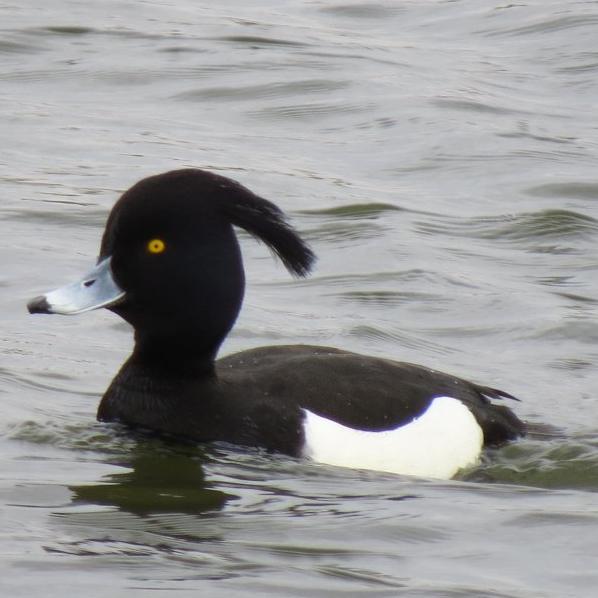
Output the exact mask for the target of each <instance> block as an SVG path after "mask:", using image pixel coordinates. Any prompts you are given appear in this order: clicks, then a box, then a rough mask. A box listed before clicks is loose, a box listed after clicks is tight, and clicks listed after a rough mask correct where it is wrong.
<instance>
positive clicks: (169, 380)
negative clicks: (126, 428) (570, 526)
mask: <svg viewBox="0 0 598 598" xmlns="http://www.w3.org/2000/svg"><path fill="white" fill-rule="evenodd" d="M233 226H238V227H241V228H243V229H245V230H246V231H248V232H249V233H250V234H251V235H253V236H254V237H255V238H256V239H258V240H259V241H263V242H264V243H265V244H266V245H267V247H268V248H269V249H271V250H272V251H273V252H274V253H275V254H276V255H277V256H278V257H279V258H280V259H281V260H282V262H283V263H284V264H285V266H286V267H287V269H288V270H289V271H290V272H291V273H292V274H295V275H297V276H305V275H306V274H308V272H309V271H310V268H311V266H312V264H313V262H314V254H313V253H312V251H311V250H310V248H309V247H308V246H307V245H306V244H305V243H304V242H303V241H302V240H301V238H300V237H299V236H298V235H297V233H296V232H295V231H294V229H293V228H292V227H291V226H290V225H289V224H288V222H287V221H286V219H285V216H284V214H283V213H282V212H281V211H280V210H279V209H278V208H277V207H276V206H275V205H274V204H272V203H270V202H269V201H267V200H265V199H262V198H261V197H258V196H257V195H255V194H253V193H252V192H251V191H249V190H248V189H246V188H245V187H243V186H241V185H239V184H238V183H236V182H234V181H231V180H229V179H227V178H225V177H222V176H218V175H215V174H212V173H209V172H205V171H202V170H195V169H188V170H177V171H172V172H168V173H165V174H161V175H157V176H153V177H149V178H146V179H144V180H142V181H140V182H139V183H137V184H136V185H134V186H133V187H131V189H129V190H128V191H127V192H126V193H124V194H123V196H122V197H121V198H120V199H119V200H118V202H117V203H116V204H115V206H114V208H113V209H112V212H111V214H110V216H109V218H108V222H107V224H106V230H105V232H104V236H103V239H102V244H101V250H100V258H99V260H98V267H97V270H98V271H101V272H102V274H101V276H104V275H106V276H109V275H110V273H112V276H113V279H114V282H115V283H116V285H117V286H115V288H117V290H118V291H120V295H118V297H117V298H115V299H114V302H113V303H110V301H111V299H110V300H109V301H108V303H107V302H106V298H105V297H103V301H104V302H103V303H102V305H103V306H107V307H108V308H109V309H111V310H112V311H113V312H115V313H116V314H118V315H119V316H121V317H122V318H124V319H125V320H126V321H128V322H129V323H130V324H131V325H132V326H133V327H134V328H135V348H134V350H133V353H132V355H131V356H130V357H129V359H128V360H127V361H126V363H125V364H124V365H123V366H122V368H121V370H120V372H119V373H118V374H117V376H116V377H115V378H114V380H113V381H112V384H111V385H110V387H109V388H108V390H107V391H106V393H105V395H104V397H103V398H102V401H101V404H100V407H99V410H98V418H99V419H100V420H102V421H121V422H124V423H126V424H129V425H131V426H137V427H143V428H148V429H151V430H156V431H159V432H164V433H168V434H174V435H177V436H181V437H187V438H192V439H196V440H200V441H213V440H223V441H229V442H233V443H238V444H244V445H251V446H261V447H265V448H267V449H269V450H273V451H281V452H284V453H288V454H291V455H300V454H302V450H303V441H304V429H303V424H304V418H305V415H304V413H305V412H304V410H309V411H310V412H313V413H315V414H318V415H320V416H323V417H326V418H327V419H331V420H334V421H336V422H338V423H340V424H343V425H344V426H348V427H350V428H355V429H359V430H369V431H383V430H390V429H393V428H396V427H397V426H401V425H404V424H407V423H409V422H410V421H412V420H413V419H414V418H415V417H418V416H420V415H421V414H423V413H424V412H425V411H426V409H427V408H428V407H429V405H430V403H431V402H432V400H433V399H434V398H435V397H438V396H449V397H453V398H455V399H459V400H460V401H461V402H462V403H463V404H465V405H466V406H467V407H468V408H469V410H470V411H471V412H472V413H473V415H474V416H475V419H476V420H477V422H478V424H479V425H480V427H481V428H482V430H483V433H484V442H485V444H498V443H502V442H505V441H507V440H510V439H513V438H516V437H517V436H520V435H522V434H523V433H524V431H525V426H524V424H523V423H522V422H521V421H520V420H519V419H518V418H517V417H516V416H515V414H514V413H513V412H512V411H511V410H510V409H508V408H507V407H505V406H503V405H496V404H494V403H492V402H491V401H490V399H500V398H502V397H508V398H513V397H511V396H510V395H508V394H507V393H504V392H502V391H499V390H495V389H491V388H487V387H483V386H478V385H476V384H473V383H470V382H467V381H465V380H462V379H460V378H455V377H453V376H450V375H447V374H443V373H441V372H436V371H433V370H430V369H428V368H424V367H421V366H417V365H413V364H408V363H399V362H395V361H391V360H386V359H378V358H374V357H368V356H363V355H357V354H354V353H349V352H346V351H341V350H339V349H333V348H328V347H312V346H302V345H297V346H272V347H261V348H258V349H252V350H249V351H244V352H241V353H237V354H234V355H230V356H228V357H225V358H222V359H219V360H216V355H217V352H218V349H219V347H220V345H221V343H222V341H223V340H224V338H225V337H226V335H227V334H228V332H229V331H230V329H231V327H232V326H233V324H234V322H235V319H236V317H237V315H238V312H239V309H240V307H241V303H242V299H243V293H244V284H245V281H244V272H243V265H242V260H241V252H240V248H239V244H238V241H237V238H236V235H235V232H234V229H233ZM152 240H153V242H154V247H153V248H150V246H149V243H150V242H152ZM162 245H163V246H164V247H162ZM154 250H155V252H154ZM106 273H107V274H106ZM94 276H95V275H94ZM97 276H98V280H99V278H100V275H97ZM92 278H93V280H92V279H88V280H87V283H86V284H87V285H88V286H90V287H92V289H91V290H93V285H94V284H96V279H95V277H92ZM89 280H92V282H91V284H89ZM97 284H98V286H99V282H98V283H97ZM57 293H58V291H56V292H54V294H52V293H49V294H47V295H45V296H42V297H40V298H36V299H34V300H33V301H32V302H31V303H30V306H29V308H30V311H32V312H47V313H51V312H57V313H77V311H82V310H81V309H78V308H77V306H75V307H74V308H73V307H72V306H71V305H70V304H69V303H68V301H67V302H66V303H65V305H67V304H68V305H67V307H57V306H56V305H55V303H56V301H58V300H57V299H56V297H57V296H58V295H57ZM59 297H60V300H61V301H62V297H63V295H59ZM115 297H116V295H115ZM53 302H54V303H53ZM61 305H62V304H61ZM92 307H93V306H92ZM86 309H91V307H85V310H86ZM69 310H70V311H69Z"/></svg>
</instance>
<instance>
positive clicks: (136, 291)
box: [100, 169, 314, 361]
mask: <svg viewBox="0 0 598 598" xmlns="http://www.w3.org/2000/svg"><path fill="white" fill-rule="evenodd" d="M233 226H239V227H241V228H243V229H245V230H246V231H247V232H249V233H250V234H252V235H254V236H255V237H256V238H257V239H258V240H261V241H263V242H264V243H266V245H267V246H268V247H269V248H270V249H272V250H273V251H274V252H275V253H276V255H278V256H279V257H280V259H281V260H282V261H283V262H284V264H285V266H286V267H287V269H288V270H289V271H290V272H291V273H293V274H296V275H298V276H304V275H306V274H307V273H308V272H309V269H310V267H311V265H312V263H313V261H314V255H313V253H312V252H311V250H310V249H309V248H308V247H307V245H306V244H305V243H304V242H303V241H302V240H301V239H300V237H299V236H298V235H297V234H296V233H295V231H294V230H293V229H292V228H291V227H290V226H289V224H288V223H287V222H286V220H285V217H284V214H283V213H282V212H281V211H280V210H279V209H278V208H277V207H276V206H275V205H274V204H272V203H271V202H269V201H266V200H265V199H262V198H261V197H258V196H257V195H255V194H253V193H252V192H251V191H249V190H248V189H246V188H245V187H243V186H242V185H240V184H238V183H236V182H235V181H232V180H230V179H227V178H225V177H222V176H218V175H215V174H213V173H210V172H205V171H202V170H197V169H187V170H175V171H172V172H167V173H165V174H160V175H157V176H152V177H149V178H146V179H143V180H142V181H140V182H138V183H137V184H136V185H134V186H133V187H131V188H130V189H129V190H128V191H127V192H125V193H124V195H123V196H122V197H121V198H120V199H119V200H118V202H117V203H116V204H115V206H114V208H113V209H112V212H111V213H110V216H109V218H108V222H107V224H106V230H105V232H104V236H103V239H102V245H101V250H100V260H101V259H103V258H106V257H108V256H111V267H112V272H113V275H114V278H115V281H116V282H117V284H118V285H119V286H120V287H121V288H122V290H123V291H125V297H124V300H122V301H121V302H119V303H118V304H117V305H114V306H112V307H110V309H112V310H113V311H114V312H116V313H117V314H119V315H120V316H121V317H123V318H124V319H125V320H127V321H128V322H129V323H130V324H132V325H133V326H134V327H135V330H136V339H137V347H136V350H137V352H142V353H143V356H144V357H145V358H148V357H151V356H152V355H154V354H155V353H156V352H157V353H158V354H159V355H156V357H158V359H159V360H160V361H163V360H164V357H165V356H164V351H167V352H172V351H173V349H174V347H176V348H180V349H182V350H184V352H185V354H186V355H188V356H191V355H197V354H202V355H203V356H204V357H209V359H211V360H213V359H214V357H215V355H216V352H217V350H218V347H219V346H220V343H221V342H222V340H223V339H224V337H225V336H226V334H227V333H228V332H229V330H230V329H231V327H232V326H233V324H234V322H235V319H236V317H237V315H238V313H239V309H240V307H241V302H242V299H243V293H244V273H243V264H242V260H241V254H240V250H239V244H238V242H237V238H236V235H235V233H234V230H233ZM177 352H178V351H177Z"/></svg>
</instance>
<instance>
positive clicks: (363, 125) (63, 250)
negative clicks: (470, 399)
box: [0, 0, 598, 598]
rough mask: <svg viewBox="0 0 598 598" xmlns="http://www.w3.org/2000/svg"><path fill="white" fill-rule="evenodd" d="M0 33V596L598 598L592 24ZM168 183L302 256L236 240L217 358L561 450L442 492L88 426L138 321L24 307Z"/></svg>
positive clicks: (80, 266) (259, 10) (596, 51)
mask: <svg viewBox="0 0 598 598" xmlns="http://www.w3.org/2000/svg"><path fill="white" fill-rule="evenodd" d="M0 32H1V35H0V123H1V129H0V130H1V134H2V144H1V147H0V189H1V201H0V219H1V228H0V232H1V234H0V256H1V262H0V263H1V268H0V294H1V298H2V302H1V305H2V309H1V310H0V340H1V361H0V393H1V396H2V419H1V423H0V514H1V520H2V523H1V525H0V536H1V541H0V595H1V596H3V597H4V596H6V597H11V598H12V597H19V596H26V597H28V598H36V597H42V596H43V597H44V598H48V597H53V596H60V597H64V596H76V595H84V596H88V597H92V598H95V597H104V596H106V597H108V596H110V597H111V598H114V597H120V596H141V595H143V596H145V595H148V596H153V597H156V598H157V597H161V596H164V597H166V596H181V597H183V596H198V595H205V596H214V597H219V596H226V597H229V596H243V597H250V596H310V597H313V596H318V597H320V596H327V597H328V596H330V597H333V596H334V597H336V596H364V595H367V596H380V597H382V596H384V597H386V596H389V597H392V596H409V597H411V596H425V597H428V596H434V597H436V596H443V597H451V598H453V597H461V596H463V597H465V596H475V597H492V598H498V597H517V598H531V597H564V596H575V597H593V596H596V586H597V584H598V566H597V564H598V494H597V493H596V491H597V490H598V400H597V398H596V386H597V381H598V375H597V374H596V371H595V363H596V361H597V357H598V344H597V341H598V314H597V304H598V282H597V274H598V261H597V256H596V244H597V241H598V174H597V165H598V43H597V41H596V40H598V3H596V2H590V1H575V0H560V1H559V2H555V1H552V0H543V1H539V0H529V1H523V2H516V3H511V2H506V1H501V0H477V1H475V2H473V1H467V0H457V1H446V0H424V1H403V0H396V1H394V0H392V1H391V0H388V1H380V0H379V1H369V0H366V1H354V0H344V1H343V0H339V1H333V0H297V1H289V0H286V1H285V0H283V1H279V0H277V1H274V0H262V1H249V2H242V1H239V0H238V1H234V0H222V1H220V2H206V1H199V2H196V1H192V0H147V1H141V0H139V1H133V0H131V1H128V2H127V1H125V0H103V1H100V0H89V1H86V2H81V1H78V0H53V1H52V2H48V1H46V0H25V1H24V2H4V3H2V4H0ZM180 167H202V168H208V169H211V170H214V171H216V172H219V173H221V174H224V175H226V176H230V177H232V178H235V179H236V180H239V181H240V182H242V183H243V184H245V185H246V186H248V187H249V188H251V189H252V190H254V191H255V192H257V193H258V194H260V195H262V196H264V197H267V198H269V199H271V200H273V201H275V202H276V203H277V204H279V205H280V206H281V207H282V208H283V209H285V210H286V211H287V212H288V213H289V214H290V216H291V218H292V221H293V223H294V224H295V225H296V226H297V228H298V229H299V230H300V231H301V232H302V233H303V234H304V235H305V236H306V238H307V239H308V240H309V242H310V243H311V245H312V247H313V248H314V250H315V251H316V253H317V254H318V257H319V261H318V264H317V269H316V271H315V273H314V275H313V276H311V277H310V278H308V279H306V280H302V281H297V280H292V279H291V278H290V277H289V276H288V274H287V273H286V272H285V271H284V269H283V268H282V267H280V266H279V265H277V264H276V263H275V260H274V259H273V258H272V256H270V255H269V254H268V253H267V251H266V250H265V248H264V247H262V246H259V245H258V244H256V243H254V242H253V241H252V240H251V239H250V238H249V237H247V236H245V235H242V245H243V251H244V256H245V266H246V269H247V278H248V282H249V284H248V291H247V295H246V300H245V305H244V308H243V311H242V314H241V316H240V319H239V321H238V323H237V325H236V327H235V329H234V330H233V333H232V334H231V336H230V338H229V339H228V340H227V342H226V344H225V346H224V347H223V349H222V354H226V353H230V352H233V351H237V350H240V349H245V348H250V347H255V346H259V345H265V344H276V343H313V344H322V345H333V346H338V347H342V348H345V349H350V350H354V351H358V352H363V353H369V354H373V355H378V356H384V357H390V358H395V359H400V360H408V361H412V362H416V363H422V364H426V365H429V366H431V367H434V368H437V369H440V370H444V371H448V372H451V373H454V374H457V375H461V376H463V377H466V378H469V379H472V380H476V381H478V382H481V383H484V384H487V385H492V386H497V387H499V388H503V389H505V390H506V391H508V392H511V393H513V394H515V395H517V396H518V397H519V398H520V399H521V402H520V403H517V404H514V405H513V408H514V409H515V410H516V412H517V413H518V414H519V415H520V417H522V418H525V419H527V420H529V421H531V422H535V423H550V424H553V425H555V426H557V427H558V429H559V431H558V433H557V434H555V435H554V437H551V438H548V439H544V440H541V439H532V438H528V439H523V440H521V441H518V442H515V443H513V444H511V445H509V446H505V447H503V448H500V449H496V450H493V451H490V452H488V453H487V454H486V455H485V456H484V459H483V461H482V462H481V463H480V464H479V465H478V466H476V467H472V468H471V469H470V470H468V471H465V472H462V474H460V475H459V477H458V479H456V480H452V481H450V482H437V481H436V482H434V481H429V480H420V479H414V478H408V477H400V476H392V475H388V474H380V473H376V472H368V471H353V470H348V469H341V468H333V467H325V466H321V465H315V464H312V463H309V462H303V461H298V460H294V459H291V458H288V457H283V456H280V455H268V454H264V453H261V452H259V451H253V450H250V449H244V448H240V447H232V446H226V445H217V446H193V445H184V444H177V443H176V442H166V441H163V440H159V439H154V438H149V437H140V436H135V435H133V434H132V433H131V432H129V431H127V430H125V429H121V428H118V427H116V426H110V425H102V424H98V423H97V422H96V421H95V409H96V406H97V403H98V401H99V398H100V396H101V394H102V392H103V390H104V389H105V388H106V386H107V384H108V383H109V381H110V380H111V377H112V375H114V373H115V372H116V370H117V368H118V367H119V365H120V363H121V362H122V361H123V359H124V358H125V356H126V355H127V354H128V351H129V350H130V348H131V333H130V330H129V329H128V328H127V327H126V326H125V325H124V324H122V323H121V322H119V321H118V320H117V319H116V318H115V317H114V316H112V315H111V314H109V313H107V312H104V313H101V312H94V313H89V314H86V315H84V316H79V317H77V318H60V317H58V316H56V317H39V316H38V317H33V316H29V315H28V314H27V313H26V310H25V302H26V300H27V299H28V298H30V297H32V296H34V295H36V294H39V293H40V292H43V291H46V290H49V289H51V288H55V287H57V286H59V285H62V284H64V283H66V282H68V281H70V280H71V279H74V278H75V277H76V276H77V275H78V274H80V273H83V272H85V271H86V269H87V268H88V267H89V266H90V265H91V264H93V263H94V259H95V256H96V254H97V250H98V246H99V240H100V236H101V232H102V228H103V225H104V221H105V219H106V216H107V214H108V211H109V209H110V207H111V205H112V204H113V202H114V201H115V199H116V198H117V197H118V195H119V193H121V192H122V191H123V190H124V189H126V188H127V187H128V186H130V185H131V184H133V183H134V182H136V181H137V180H138V179H140V178H142V177H143V176H146V175H150V174H155V173H158V172H162V171H165V170H169V169H174V168H180Z"/></svg>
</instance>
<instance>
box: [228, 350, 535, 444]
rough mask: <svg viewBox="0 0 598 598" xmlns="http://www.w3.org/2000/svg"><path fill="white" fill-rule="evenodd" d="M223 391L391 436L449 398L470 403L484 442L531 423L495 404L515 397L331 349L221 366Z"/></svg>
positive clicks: (263, 355) (255, 354)
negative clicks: (396, 430)
mask: <svg viewBox="0 0 598 598" xmlns="http://www.w3.org/2000/svg"><path fill="white" fill-rule="evenodd" d="M216 367H217V375H218V379H219V382H220V383H221V384H222V386H223V388H222V390H225V392H226V394H227V395H231V394H238V395H239V400H242V401H243V402H248V403H254V402H255V403H260V404H268V403H271V405H272V408H273V409H275V410H280V411H281V412H284V410H285V409H288V410H289V411H292V410H294V409H295V408H296V407H299V408H301V409H303V410H306V411H309V412H311V413H313V414H316V415H317V416H320V417H323V418H326V419H328V420H331V421H333V422H336V423H338V424H340V425H342V426H346V427H349V428H353V429H356V430H362V431H369V432H383V431H388V430H393V429H396V428H397V427H399V426H404V425H406V424H408V423H409V422H411V421H413V420H414V419H415V418H418V417H420V416H421V415H422V414H424V413H425V412H426V410H428V409H429V407H430V405H431V404H432V402H433V401H434V399H436V398H439V397H448V398H452V399H456V400H458V401H460V402H461V403H462V404H464V405H465V406H466V407H467V408H468V409H469V410H470V411H471V413H472V414H473V415H474V417H475V419H476V421H477V422H478V424H479V426H480V427H481V429H482V431H483V434H484V444H486V445H487V444H499V443H501V442H505V441H507V440H510V439H513V438H516V437H518V436H521V435H522V434H523V433H524V424H523V423H522V422H521V421H520V420H519V419H518V418H517V417H516V416H515V414H514V413H513V412H512V411H511V410H510V409H509V408H508V407H506V406H504V405H496V404H494V403H491V402H490V399H491V398H494V399H500V398H502V397H510V395H508V394H507V393H503V392H501V391H498V390H495V389H492V388H488V387H483V386H478V385H476V384H473V383H471V382H467V381H465V380H463V379H461V378H457V377H454V376H451V375H448V374H444V373H442V372H438V371H435V370H431V369H428V368H425V367H422V366H418V365H414V364H411V363H403V362H397V361H392V360H389V359H380V358H377V357H370V356H365V355H359V354H356V353H351V352H347V351H341V350H339V349H334V348H329V347H317V346H308V345H289V346H270V347H263V348H258V349H251V350H248V351H243V352H240V353H235V354H233V355H230V356H228V357H224V358H222V359H219V360H218V361H217V362H216Z"/></svg>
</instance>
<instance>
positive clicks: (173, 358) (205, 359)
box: [123, 332, 222, 380]
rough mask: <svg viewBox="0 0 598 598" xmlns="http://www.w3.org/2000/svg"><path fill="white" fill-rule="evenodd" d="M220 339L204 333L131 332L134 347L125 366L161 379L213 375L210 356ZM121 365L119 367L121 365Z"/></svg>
mask: <svg viewBox="0 0 598 598" xmlns="http://www.w3.org/2000/svg"><path fill="white" fill-rule="evenodd" d="M221 342H222V339H221V338H220V335H219V336H218V337H217V338H206V337H205V336H204V335H198V336H192V335H189V334H186V335H183V334H180V335H176V336H174V337H173V336H172V335H161V336H156V335H151V336H149V335H145V334H141V333H139V332H136V333H135V348H134V350H133V353H132V355H131V357H130V358H129V360H128V361H127V362H126V363H125V366H128V367H135V368H136V369H137V370H138V371H139V372H146V375H148V376H151V377H155V378H162V379H170V378H172V379H175V380H176V379H178V378H182V379H189V378H195V379H200V378H204V377H211V376H214V360H215V359H216V354H217V352H218V349H219V347H220V343H221ZM125 366H123V367H125Z"/></svg>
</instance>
